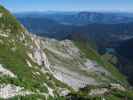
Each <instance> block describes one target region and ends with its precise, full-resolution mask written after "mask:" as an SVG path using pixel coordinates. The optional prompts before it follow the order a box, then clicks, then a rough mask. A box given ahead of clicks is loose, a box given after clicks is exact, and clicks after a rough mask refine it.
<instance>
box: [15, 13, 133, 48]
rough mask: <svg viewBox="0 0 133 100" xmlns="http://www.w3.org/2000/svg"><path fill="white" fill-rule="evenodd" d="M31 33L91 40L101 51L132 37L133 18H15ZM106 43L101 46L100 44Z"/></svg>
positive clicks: (97, 15)
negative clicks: (101, 48) (102, 48)
mask: <svg viewBox="0 0 133 100" xmlns="http://www.w3.org/2000/svg"><path fill="white" fill-rule="evenodd" d="M15 15H16V17H17V19H18V20H19V21H20V22H21V23H22V24H23V25H24V26H25V27H26V28H27V29H28V30H29V31H30V32H33V33H35V34H39V35H41V36H46V37H51V38H56V39H60V40H61V39H64V38H79V36H78V37H77V35H75V34H80V37H81V38H85V39H91V40H92V41H95V42H96V43H97V45H98V46H100V47H104V48H105V47H112V46H114V45H116V42H119V41H121V40H126V39H130V38H132V37H133V28H132V26H133V14H130V13H126V14H125V13H96V12H79V13H78V12H66V13H65V12H45V13H41V12H29V13H17V14H15ZM103 40H104V41H106V42H104V43H102V41H103Z"/></svg>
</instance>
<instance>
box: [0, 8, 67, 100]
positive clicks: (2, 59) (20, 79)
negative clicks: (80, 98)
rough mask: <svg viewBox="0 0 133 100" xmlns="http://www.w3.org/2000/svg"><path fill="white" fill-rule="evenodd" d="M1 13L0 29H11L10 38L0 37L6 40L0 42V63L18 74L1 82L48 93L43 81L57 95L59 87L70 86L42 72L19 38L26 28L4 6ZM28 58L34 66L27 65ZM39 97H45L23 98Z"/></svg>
mask: <svg viewBox="0 0 133 100" xmlns="http://www.w3.org/2000/svg"><path fill="white" fill-rule="evenodd" d="M0 13H2V14H3V16H2V18H0V30H2V31H3V32H5V30H7V29H10V30H11V32H10V33H9V37H8V38H6V37H1V36H0V39H1V40H2V41H3V42H4V44H1V43H0V64H3V65H4V67H5V68H7V69H9V70H10V71H12V72H13V73H14V74H15V75H17V79H14V78H9V77H0V83H7V84H9V83H10V84H15V85H17V86H22V87H24V88H25V89H28V90H30V91H34V92H36V91H37V90H39V91H40V92H43V93H46V94H48V89H47V87H46V86H44V85H43V83H46V84H48V86H49V87H51V88H53V89H54V90H55V95H57V92H56V90H57V88H58V87H62V88H64V87H66V88H69V87H67V86H66V85H65V84H63V83H61V82H59V81H58V80H56V79H55V78H54V77H53V76H52V75H50V74H48V73H46V74H44V73H42V72H41V70H40V66H38V65H37V64H35V63H33V62H32V61H31V60H30V59H29V57H28V56H27V55H26V52H27V51H28V50H29V49H28V48H26V47H25V46H23V43H22V42H21V41H19V39H18V37H21V35H22V34H21V33H22V32H25V29H24V28H22V27H21V26H20V23H19V22H18V21H17V20H16V18H15V17H14V16H12V15H11V14H10V13H9V12H8V11H7V10H5V8H4V7H2V6H0ZM11 40H14V43H11V42H10V41H11ZM30 41H31V40H30V38H29V37H26V40H25V42H30ZM12 47H15V48H16V51H15V52H14V51H12V49H11V48H12ZM26 59H27V60H29V61H30V62H31V64H32V66H33V67H32V68H30V67H29V66H28V65H27V63H26V61H25V60H26ZM35 72H39V73H40V75H35V74H34V73H35ZM38 97H41V98H43V99H44V98H45V97H44V96H40V95H32V96H27V97H21V98H23V100H33V98H34V99H35V100H36V99H37V98H38ZM57 97H58V96H57ZM17 98H18V97H15V98H14V99H13V100H15V99H16V100H17ZM29 98H30V99H29ZM31 98H32V99H31ZM50 98H51V97H50ZM50 98H49V99H50ZM58 98H60V97H58Z"/></svg>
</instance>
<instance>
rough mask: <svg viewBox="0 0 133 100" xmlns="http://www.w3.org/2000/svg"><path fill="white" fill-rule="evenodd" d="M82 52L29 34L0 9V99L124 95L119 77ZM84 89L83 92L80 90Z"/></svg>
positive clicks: (65, 42)
mask: <svg viewBox="0 0 133 100" xmlns="http://www.w3.org/2000/svg"><path fill="white" fill-rule="evenodd" d="M78 46H79V45H78ZM80 46H81V44H80ZM81 49H82V50H81ZM84 51H88V49H86V48H85V49H83V47H82V48H80V47H79V48H78V47H77V45H76V44H75V43H74V42H72V41H70V40H63V41H57V40H55V39H48V38H42V37H38V36H36V35H33V34H31V33H29V32H28V31H27V30H26V29H25V28H24V27H23V26H22V25H20V23H19V22H18V21H16V19H15V18H14V17H13V16H12V15H11V14H10V13H9V12H8V11H7V10H5V8H4V7H2V6H0V98H1V99H12V100H14V99H17V100H18V99H20V98H21V99H22V100H23V99H27V100H29V99H35V100H36V99H39V100H40V99H41V100H44V99H46V100H51V99H52V100H60V99H61V100H62V99H63V100H64V99H72V98H73V93H74V94H76V95H78V97H80V96H81V97H86V96H87V98H90V96H91V98H93V97H94V96H95V97H96V96H99V95H100V96H102V98H106V96H105V94H106V93H110V94H111V95H113V94H112V91H114V90H117V91H120V92H122V93H123V92H124V93H123V94H125V92H127V90H126V88H125V87H126V86H127V85H128V84H127V82H126V80H125V79H124V78H123V76H122V75H121V74H120V73H119V72H118V71H117V70H116V69H115V68H114V67H113V66H110V65H109V64H102V63H103V62H102V63H101V62H99V61H101V60H99V59H101V58H100V57H99V56H97V54H95V53H94V51H93V50H90V51H88V52H89V54H91V56H90V55H89V54H87V53H86V52H84ZM93 58H95V59H93ZM88 86H91V88H89V89H90V90H88V91H87V92H84V91H82V90H80V89H81V88H84V87H86V89H88ZM103 86H104V88H103ZM106 86H107V87H106ZM92 87H95V88H92ZM110 88H111V90H110ZM95 91H96V92H95ZM100 91H102V92H100ZM110 91H111V92H110ZM68 94H69V95H68ZM81 94H84V95H81ZM130 94H131V93H130ZM111 95H110V96H111ZM125 97H127V95H125ZM74 98H77V97H76V96H74ZM110 98H111V97H110ZM114 98H117V95H116V96H115V97H114ZM119 98H121V97H119ZM74 100H75V99H74Z"/></svg>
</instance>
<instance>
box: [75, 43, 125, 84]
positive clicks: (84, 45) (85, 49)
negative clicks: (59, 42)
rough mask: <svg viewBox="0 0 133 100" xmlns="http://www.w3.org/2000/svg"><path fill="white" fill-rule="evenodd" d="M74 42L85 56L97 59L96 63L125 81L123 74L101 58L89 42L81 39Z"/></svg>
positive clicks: (119, 79)
mask: <svg viewBox="0 0 133 100" xmlns="http://www.w3.org/2000/svg"><path fill="white" fill-rule="evenodd" d="M74 43H75V45H76V46H77V47H78V48H79V49H80V50H81V51H82V52H83V53H84V54H85V56H86V57H87V58H89V59H91V60H94V61H97V63H99V64H100V65H101V66H103V67H105V69H107V70H108V71H109V72H111V73H112V75H113V76H114V77H115V78H116V79H117V80H118V81H121V82H122V83H123V82H124V83H127V80H126V78H125V76H123V75H122V74H121V73H120V72H119V71H118V69H117V68H115V67H114V66H113V65H112V64H110V63H108V62H107V61H106V59H103V58H102V57H101V56H100V55H99V54H98V53H97V52H96V51H95V50H94V49H92V48H91V47H89V43H85V42H83V41H74Z"/></svg>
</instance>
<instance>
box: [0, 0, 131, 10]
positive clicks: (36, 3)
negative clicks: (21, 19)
mask: <svg viewBox="0 0 133 100" xmlns="http://www.w3.org/2000/svg"><path fill="white" fill-rule="evenodd" d="M0 4H2V5H3V6H5V7H6V8H7V9H9V10H10V11H12V12H25V11H102V12H108V11H110V12H133V0H0Z"/></svg>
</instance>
